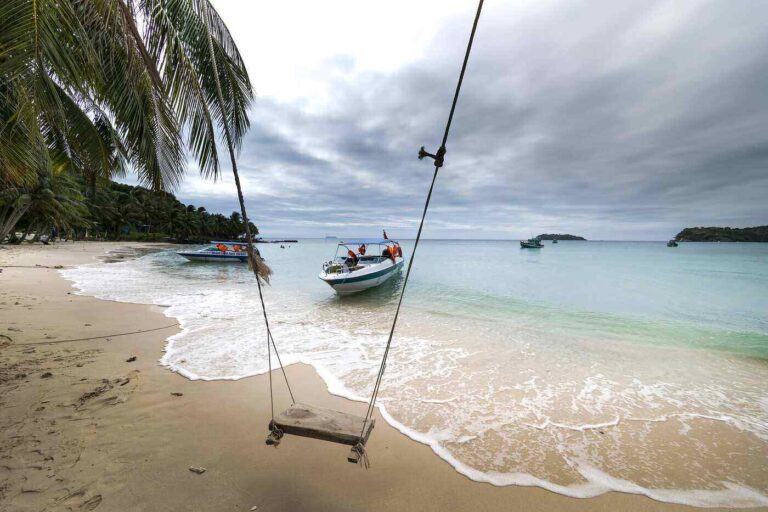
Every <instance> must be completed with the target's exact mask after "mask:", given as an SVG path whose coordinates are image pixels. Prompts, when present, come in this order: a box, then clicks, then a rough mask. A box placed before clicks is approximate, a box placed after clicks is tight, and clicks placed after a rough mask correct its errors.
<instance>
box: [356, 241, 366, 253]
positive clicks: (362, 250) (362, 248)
mask: <svg viewBox="0 0 768 512" xmlns="http://www.w3.org/2000/svg"><path fill="white" fill-rule="evenodd" d="M357 252H359V253H360V256H365V244H363V245H361V246H360V247H358V248H357Z"/></svg>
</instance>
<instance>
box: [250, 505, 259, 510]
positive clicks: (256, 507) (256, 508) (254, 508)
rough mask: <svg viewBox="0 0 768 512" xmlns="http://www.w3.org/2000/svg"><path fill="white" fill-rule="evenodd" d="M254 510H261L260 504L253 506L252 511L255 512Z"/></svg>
mask: <svg viewBox="0 0 768 512" xmlns="http://www.w3.org/2000/svg"><path fill="white" fill-rule="evenodd" d="M254 510H259V506H258V505H254V506H252V507H251V512H253V511H254Z"/></svg>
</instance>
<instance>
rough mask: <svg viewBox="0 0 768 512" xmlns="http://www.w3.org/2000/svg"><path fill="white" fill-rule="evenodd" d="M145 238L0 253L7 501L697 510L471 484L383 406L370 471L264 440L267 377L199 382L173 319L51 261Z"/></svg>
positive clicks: (309, 398) (636, 499)
mask: <svg viewBox="0 0 768 512" xmlns="http://www.w3.org/2000/svg"><path fill="white" fill-rule="evenodd" d="M147 247H148V246H146V245H141V244H127V243H74V244H72V243H70V244H63V243H62V244H57V245H52V246H24V247H7V248H0V267H2V273H0V407H1V408H2V411H3V414H2V416H0V510H2V511H38V510H105V511H106V510H109V511H126V510H147V511H155V510H163V511H174V510H179V511H182V510H184V511H189V510H242V511H250V510H258V511H268V510H274V511H292V510H301V511H315V510H318V511H319V510H327V511H341V510H350V511H351V510H395V511H403V510H419V511H425V510H435V511H437V510H440V511H446V510H474V511H478V510H488V511H491V510H541V511H544V510H547V511H550V510H568V511H571V510H573V511H577V510H583V511H587V510H590V511H592V510H604V511H609V510H610V511H613V510H626V511H651V510H670V511H671V510H694V508H692V507H685V506H678V505H670V504H665V503H660V502H657V501H654V500H652V499H650V498H647V497H644V496H638V495H632V494H622V493H608V494H604V495H601V496H599V497H596V498H589V499H575V498H568V497H564V496H561V495H558V494H555V493H552V492H549V491H546V490H543V489H540V488H535V487H519V486H509V487H495V486H493V485H490V484H483V483H477V482H473V481H472V480H470V479H468V478H466V477H464V476H462V475H461V474H459V473H457V472H456V471H455V470H454V469H453V468H452V467H451V466H450V465H449V464H448V463H446V462H445V461H443V460H441V459H440V458H438V457H437V456H436V455H435V454H434V453H433V452H432V450H431V449H430V448H429V447H427V446H425V445H421V444H419V443H417V442H415V441H412V440H411V439H409V438H407V437H406V436H404V435H402V434H401V433H400V432H398V431H397V430H395V429H394V428H392V427H390V426H389V425H388V424H387V423H386V422H385V421H383V419H382V418H381V417H378V416H377V421H376V428H375V429H374V432H373V435H372V438H371V440H370V441H369V443H368V453H369V455H370V460H371V467H370V469H368V470H366V469H363V468H362V467H360V466H355V465H352V464H349V463H348V462H347V461H346V456H347V453H348V449H347V448H346V447H344V446H340V445H334V444H331V443H325V442H319V441H311V440H307V439H302V438H296V437H286V438H285V439H284V440H283V442H282V443H281V444H280V446H279V447H277V448H272V447H269V446H266V445H265V444H264V439H265V437H266V434H267V424H268V422H269V417H270V410H269V396H268V386H267V377H266V376H265V375H262V376H258V377H253V378H246V379H242V380H238V381H215V382H204V381H190V380H188V379H186V378H184V377H182V376H180V375H178V374H175V373H173V372H171V371H169V370H168V369H166V368H164V367H162V366H160V365H159V364H158V360H159V359H160V357H161V356H162V353H163V347H164V343H165V339H166V338H167V337H168V336H171V335H172V334H174V333H175V332H178V326H176V325H175V323H174V321H173V319H172V318H168V317H166V316H164V315H163V314H162V312H161V311H160V310H159V308H157V307H151V306H146V305H138V304H124V303H117V302H109V301H102V300H98V299H95V298H91V297H85V296H79V295H75V294H74V290H73V288H72V287H71V285H70V283H69V282H67V281H66V280H64V279H63V278H62V277H61V276H60V275H59V273H58V270H57V269H56V268H54V267H55V266H59V265H61V266H64V267H71V266H75V265H79V264H83V263H89V262H93V261H96V260H97V258H103V257H105V256H106V255H107V253H108V252H109V251H111V252H112V253H113V256H112V257H113V258H116V259H120V258H124V257H131V255H132V254H134V253H135V254H138V253H139V252H138V251H140V250H142V249H145V248H147ZM243 314H244V315H249V314H256V313H254V312H250V311H244V312H243ZM138 331H142V332H138ZM124 333H134V334H124ZM69 340H80V341H69ZM134 358H135V359H134ZM287 371H288V374H289V377H290V378H291V382H292V384H293V385H294V387H295V391H296V393H297V394H298V395H300V396H301V397H302V400H303V401H306V402H309V403H312V404H314V405H318V406H325V407H330V408H334V409H338V410H343V411H349V412H356V413H363V412H364V410H365V404H362V403H357V402H352V401H349V400H346V399H343V398H339V397H336V396H333V395H331V394H329V393H328V392H327V390H326V386H325V384H324V382H323V381H322V380H321V379H320V377H319V376H318V375H317V374H316V373H315V371H314V370H313V369H312V368H311V367H309V366H304V365H292V366H290V367H288V369H287ZM278 389H279V390H280V392H281V393H282V392H283V389H282V388H278ZM277 401H278V404H286V403H287V399H286V396H285V395H283V394H280V395H278V397H277ZM190 467H196V468H205V472H204V473H202V474H198V473H195V472H192V471H190ZM710 510H711V509H710ZM729 510H734V509H729ZM750 510H758V509H750Z"/></svg>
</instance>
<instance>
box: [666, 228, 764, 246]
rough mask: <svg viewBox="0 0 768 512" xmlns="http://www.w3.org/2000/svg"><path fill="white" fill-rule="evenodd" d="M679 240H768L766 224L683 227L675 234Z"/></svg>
mask: <svg viewBox="0 0 768 512" xmlns="http://www.w3.org/2000/svg"><path fill="white" fill-rule="evenodd" d="M675 240H678V241H681V242H768V226H755V227H753V228H729V227H725V228H718V227H708V228H703V227H702V228H685V229H684V230H682V231H681V232H679V233H678V234H677V236H675Z"/></svg>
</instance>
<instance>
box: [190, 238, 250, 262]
mask: <svg viewBox="0 0 768 512" xmlns="http://www.w3.org/2000/svg"><path fill="white" fill-rule="evenodd" d="M254 250H256V249H254ZM176 254H178V255H179V256H183V257H185V258H187V259H188V260H189V261H209V262H210V261H218V262H234V263H246V262H247V261H248V253H247V252H246V244H245V243H243V242H211V245H209V246H208V247H206V248H204V249H199V250H197V251H178V252H176Z"/></svg>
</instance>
